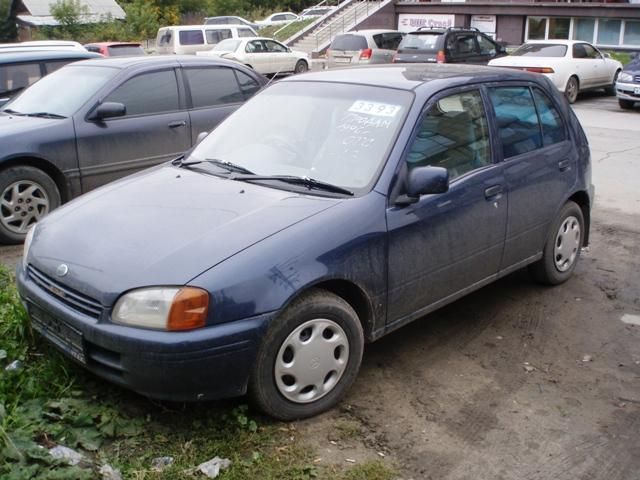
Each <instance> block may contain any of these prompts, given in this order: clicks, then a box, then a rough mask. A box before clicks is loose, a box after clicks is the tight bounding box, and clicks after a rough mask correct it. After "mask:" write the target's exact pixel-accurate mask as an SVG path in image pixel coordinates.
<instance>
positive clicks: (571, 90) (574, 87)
mask: <svg viewBox="0 0 640 480" xmlns="http://www.w3.org/2000/svg"><path fill="white" fill-rule="evenodd" d="M577 96H578V84H577V83H576V81H575V80H574V79H571V80H569V83H567V97H568V98H570V99H574V98H575V97H577Z"/></svg>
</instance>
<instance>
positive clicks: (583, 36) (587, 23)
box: [573, 18, 596, 42]
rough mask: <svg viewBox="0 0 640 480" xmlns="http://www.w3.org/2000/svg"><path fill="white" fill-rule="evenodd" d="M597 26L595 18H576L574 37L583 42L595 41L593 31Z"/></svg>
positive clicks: (574, 20)
mask: <svg viewBox="0 0 640 480" xmlns="http://www.w3.org/2000/svg"><path fill="white" fill-rule="evenodd" d="M595 28H596V20H595V19H594V18H574V19H573V39H574V40H582V41H583V42H593V33H594V31H595Z"/></svg>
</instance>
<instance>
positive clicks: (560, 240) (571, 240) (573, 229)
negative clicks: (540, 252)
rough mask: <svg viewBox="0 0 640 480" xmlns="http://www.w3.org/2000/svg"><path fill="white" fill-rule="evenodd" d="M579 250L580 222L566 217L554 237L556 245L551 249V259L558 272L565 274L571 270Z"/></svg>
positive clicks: (574, 218)
mask: <svg viewBox="0 0 640 480" xmlns="http://www.w3.org/2000/svg"><path fill="white" fill-rule="evenodd" d="M579 248H580V222H578V219H577V218H576V217H567V218H565V220H564V222H562V225H560V230H558V235H556V244H555V247H554V248H553V258H554V260H555V262H556V268H557V269H558V271H560V272H566V271H567V270H569V269H570V268H571V266H572V265H573V262H575V260H576V257H577V256H578V249H579Z"/></svg>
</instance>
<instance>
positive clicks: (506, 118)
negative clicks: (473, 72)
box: [489, 87, 542, 158]
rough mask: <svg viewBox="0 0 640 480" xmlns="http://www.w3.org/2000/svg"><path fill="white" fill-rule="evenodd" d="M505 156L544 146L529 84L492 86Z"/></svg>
mask: <svg viewBox="0 0 640 480" xmlns="http://www.w3.org/2000/svg"><path fill="white" fill-rule="evenodd" d="M489 95H490V97H491V102H492V103H493V109H494V110H495V112H496V121H497V123H498V131H499V134H500V140H501V142H502V151H503V153H504V158H509V157H514V156H516V155H520V154H523V153H527V152H530V151H532V150H535V149H536V148H540V147H542V136H541V135H540V125H539V124H538V115H537V114H536V108H535V106H534V104H533V98H531V92H530V91H529V88H528V87H498V88H491V89H489Z"/></svg>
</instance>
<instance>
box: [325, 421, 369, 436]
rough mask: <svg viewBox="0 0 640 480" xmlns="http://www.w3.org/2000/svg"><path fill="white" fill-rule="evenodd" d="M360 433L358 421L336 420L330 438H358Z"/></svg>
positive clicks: (360, 428)
mask: <svg viewBox="0 0 640 480" xmlns="http://www.w3.org/2000/svg"><path fill="white" fill-rule="evenodd" d="M361 433H362V427H361V426H360V422H358V421H356V420H345V419H341V420H338V421H337V422H336V423H335V425H334V431H333V432H332V435H331V436H330V437H331V438H330V440H335V441H346V440H353V439H355V438H358V437H359V436H360V434H361Z"/></svg>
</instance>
